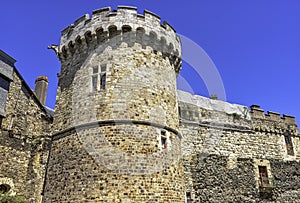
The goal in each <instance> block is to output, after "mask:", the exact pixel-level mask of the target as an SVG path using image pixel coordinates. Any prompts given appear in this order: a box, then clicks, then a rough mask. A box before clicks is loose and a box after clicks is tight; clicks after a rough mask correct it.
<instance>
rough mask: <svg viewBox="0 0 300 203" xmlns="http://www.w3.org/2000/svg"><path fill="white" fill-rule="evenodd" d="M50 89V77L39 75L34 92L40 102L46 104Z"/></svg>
mask: <svg viewBox="0 0 300 203" xmlns="http://www.w3.org/2000/svg"><path fill="white" fill-rule="evenodd" d="M47 90H48V77H47V76H44V75H43V76H38V77H37V79H36V80H35V88H34V92H35V95H36V96H37V98H38V99H39V100H40V102H41V103H42V104H43V105H45V104H46V96H47Z"/></svg>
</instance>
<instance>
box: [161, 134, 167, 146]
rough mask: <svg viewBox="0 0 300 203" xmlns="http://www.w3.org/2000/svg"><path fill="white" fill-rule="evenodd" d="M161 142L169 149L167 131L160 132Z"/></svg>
mask: <svg viewBox="0 0 300 203" xmlns="http://www.w3.org/2000/svg"><path fill="white" fill-rule="evenodd" d="M160 144H161V148H162V149H167V136H166V131H164V130H163V131H161V134H160Z"/></svg>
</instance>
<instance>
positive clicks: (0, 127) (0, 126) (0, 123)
mask: <svg viewBox="0 0 300 203" xmlns="http://www.w3.org/2000/svg"><path fill="white" fill-rule="evenodd" d="M2 120H3V116H0V129H2Z"/></svg>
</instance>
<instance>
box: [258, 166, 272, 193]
mask: <svg viewBox="0 0 300 203" xmlns="http://www.w3.org/2000/svg"><path fill="white" fill-rule="evenodd" d="M258 172H259V187H260V188H262V189H272V188H273V181H272V179H271V178H269V176H268V170H267V166H258Z"/></svg>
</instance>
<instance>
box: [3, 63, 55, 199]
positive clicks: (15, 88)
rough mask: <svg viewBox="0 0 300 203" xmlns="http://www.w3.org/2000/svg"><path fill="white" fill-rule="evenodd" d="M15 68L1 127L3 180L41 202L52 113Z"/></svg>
mask: <svg viewBox="0 0 300 203" xmlns="http://www.w3.org/2000/svg"><path fill="white" fill-rule="evenodd" d="M13 70H14V71H13V73H12V81H11V82H10V87H9V91H8V96H7V100H6V105H5V117H4V118H3V120H2V128H1V130H0V152H1V154H2V156H1V158H0V171H1V172H0V184H8V185H10V187H11V191H10V192H11V193H12V194H17V195H23V196H24V197H25V199H26V200H27V201H28V202H41V197H42V196H41V194H42V189H43V183H44V176H45V169H46V162H47V157H48V150H49V148H48V145H49V142H50V138H49V137H48V136H50V127H51V126H50V125H51V122H52V117H51V115H49V114H48V113H47V112H46V110H45V108H44V107H43V106H42V105H41V104H40V103H39V101H37V99H36V97H35V95H33V92H32V91H31V90H30V89H29V87H28V85H27V84H26V83H25V82H24V80H23V79H22V77H21V76H20V74H19V73H18V72H17V70H16V69H15V68H13Z"/></svg>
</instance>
